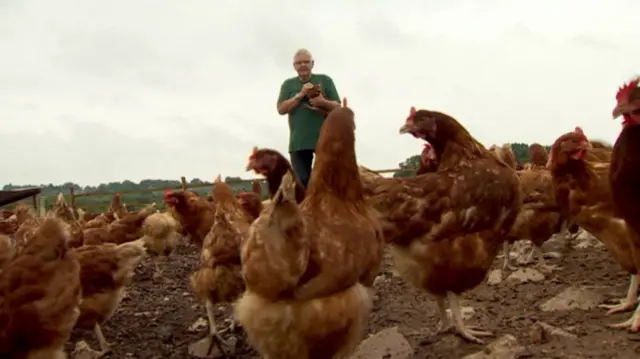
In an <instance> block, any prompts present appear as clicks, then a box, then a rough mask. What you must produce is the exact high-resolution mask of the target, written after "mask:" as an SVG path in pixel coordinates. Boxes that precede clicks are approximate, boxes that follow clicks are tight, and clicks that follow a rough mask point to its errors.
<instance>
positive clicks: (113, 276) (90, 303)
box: [73, 240, 145, 355]
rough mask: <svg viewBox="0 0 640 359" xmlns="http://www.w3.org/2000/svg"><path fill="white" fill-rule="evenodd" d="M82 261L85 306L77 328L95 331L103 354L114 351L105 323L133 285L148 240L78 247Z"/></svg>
mask: <svg viewBox="0 0 640 359" xmlns="http://www.w3.org/2000/svg"><path fill="white" fill-rule="evenodd" d="M73 252H74V253H75V254H77V256H78V260H79V262H80V266H81V270H80V282H81V284H82V303H81V304H80V317H79V318H78V322H77V323H76V327H79V328H85V329H93V330H94V333H95V335H96V337H97V338H98V342H99V343H100V349H101V351H100V355H105V354H107V353H109V352H110V345H109V343H107V341H106V339H105V337H104V334H103V333H102V327H101V324H102V323H104V322H105V321H107V320H109V318H111V316H113V313H115V311H116V309H117V308H118V306H119V305H120V302H121V301H122V298H123V297H124V290H125V286H126V285H128V284H129V283H131V280H132V278H133V275H134V270H135V268H136V266H137V265H138V263H139V262H140V260H141V259H142V257H143V256H144V254H145V246H144V241H142V240H136V241H133V242H127V243H123V244H120V245H117V244H113V243H106V244H101V245H84V246H82V247H79V248H74V249H73Z"/></svg>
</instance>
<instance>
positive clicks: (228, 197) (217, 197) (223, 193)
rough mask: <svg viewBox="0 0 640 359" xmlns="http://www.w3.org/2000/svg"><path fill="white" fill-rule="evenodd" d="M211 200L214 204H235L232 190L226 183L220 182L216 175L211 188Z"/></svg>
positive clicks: (220, 178)
mask: <svg viewBox="0 0 640 359" xmlns="http://www.w3.org/2000/svg"><path fill="white" fill-rule="evenodd" d="M213 200H214V201H215V202H216V203H219V204H222V203H225V204H226V205H229V204H232V203H237V201H236V196H235V195H234V194H233V189H232V188H231V186H229V185H228V184H227V183H225V182H224V181H222V177H221V176H220V175H218V177H216V180H215V182H214V186H213Z"/></svg>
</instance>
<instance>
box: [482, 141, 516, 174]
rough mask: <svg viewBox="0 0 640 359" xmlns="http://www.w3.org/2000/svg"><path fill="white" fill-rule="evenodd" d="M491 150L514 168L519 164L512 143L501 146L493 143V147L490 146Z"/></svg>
mask: <svg viewBox="0 0 640 359" xmlns="http://www.w3.org/2000/svg"><path fill="white" fill-rule="evenodd" d="M489 151H491V152H492V153H493V154H494V155H495V156H496V157H498V158H499V159H500V160H501V161H502V162H504V163H506V164H507V166H509V167H511V168H513V169H514V170H515V169H516V167H517V166H518V161H516V155H515V154H514V153H513V149H511V144H510V143H505V144H503V145H502V146H500V147H498V146H496V145H492V146H491V147H489Z"/></svg>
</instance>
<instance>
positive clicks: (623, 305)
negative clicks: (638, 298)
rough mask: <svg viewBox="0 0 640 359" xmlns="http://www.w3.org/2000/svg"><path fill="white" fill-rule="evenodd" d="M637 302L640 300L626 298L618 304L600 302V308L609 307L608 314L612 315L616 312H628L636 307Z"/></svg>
mask: <svg viewBox="0 0 640 359" xmlns="http://www.w3.org/2000/svg"><path fill="white" fill-rule="evenodd" d="M637 304H638V302H635V301H633V302H630V301H627V300H626V299H621V300H620V303H618V304H600V305H599V306H598V308H604V309H609V311H607V315H611V314H615V313H623V312H628V311H630V310H632V309H633V308H635V307H636V305H637Z"/></svg>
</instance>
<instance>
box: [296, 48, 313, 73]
mask: <svg viewBox="0 0 640 359" xmlns="http://www.w3.org/2000/svg"><path fill="white" fill-rule="evenodd" d="M293 68H295V69H296V72H297V73H298V76H301V77H306V76H309V74H311V70H312V69H313V60H312V59H311V56H309V55H306V54H300V55H297V56H296V57H294V58H293Z"/></svg>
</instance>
